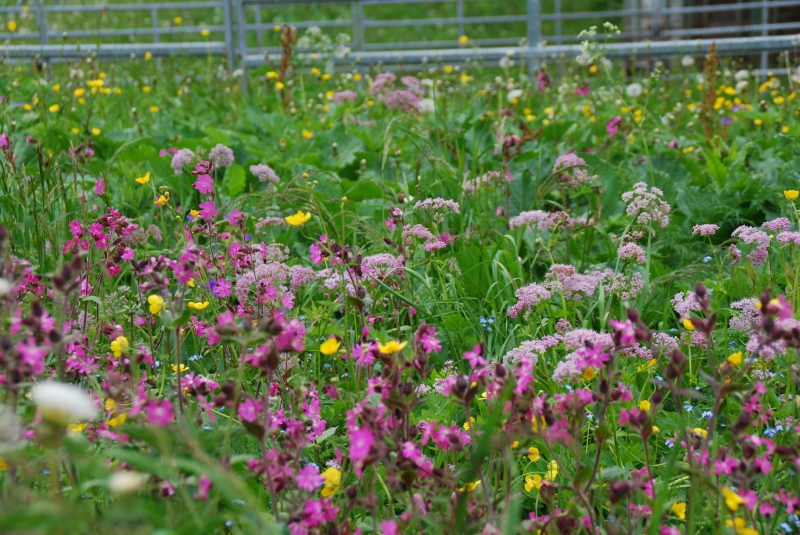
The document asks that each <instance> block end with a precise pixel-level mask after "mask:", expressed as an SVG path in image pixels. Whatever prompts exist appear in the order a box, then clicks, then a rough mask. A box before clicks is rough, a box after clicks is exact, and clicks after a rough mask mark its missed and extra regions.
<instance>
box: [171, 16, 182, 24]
mask: <svg viewBox="0 0 800 535" xmlns="http://www.w3.org/2000/svg"><path fill="white" fill-rule="evenodd" d="M172 22H174V23H175V24H183V17H175V18H174V19H172Z"/></svg>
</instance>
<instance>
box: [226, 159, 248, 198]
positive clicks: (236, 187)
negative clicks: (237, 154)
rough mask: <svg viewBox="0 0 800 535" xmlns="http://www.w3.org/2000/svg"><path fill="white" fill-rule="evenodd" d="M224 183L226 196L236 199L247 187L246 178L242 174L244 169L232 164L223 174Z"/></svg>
mask: <svg viewBox="0 0 800 535" xmlns="http://www.w3.org/2000/svg"><path fill="white" fill-rule="evenodd" d="M225 182H226V185H227V189H228V195H230V196H231V197H238V196H239V195H240V194H241V193H242V192H244V190H245V188H246V187H247V177H246V176H245V173H244V167H242V166H241V165H239V164H237V163H233V164H232V165H231V166H230V167H229V168H228V171H227V172H226V173H225Z"/></svg>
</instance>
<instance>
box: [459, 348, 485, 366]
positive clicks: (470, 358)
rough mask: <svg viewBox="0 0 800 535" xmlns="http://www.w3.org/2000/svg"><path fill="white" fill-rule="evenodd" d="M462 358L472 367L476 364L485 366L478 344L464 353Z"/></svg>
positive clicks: (481, 349) (481, 350)
mask: <svg viewBox="0 0 800 535" xmlns="http://www.w3.org/2000/svg"><path fill="white" fill-rule="evenodd" d="M464 358H465V359H466V360H467V362H469V365H470V366H471V367H472V368H477V367H478V366H485V365H486V359H485V358H483V348H482V347H481V345H480V344H478V345H476V346H475V347H473V348H472V349H471V350H469V351H467V352H465V353H464Z"/></svg>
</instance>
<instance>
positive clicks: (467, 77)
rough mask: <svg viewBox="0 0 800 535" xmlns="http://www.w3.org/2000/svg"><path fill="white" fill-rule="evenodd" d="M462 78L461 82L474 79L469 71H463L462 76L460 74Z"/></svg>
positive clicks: (465, 82)
mask: <svg viewBox="0 0 800 535" xmlns="http://www.w3.org/2000/svg"><path fill="white" fill-rule="evenodd" d="M460 79H461V83H462V84H468V83H469V82H470V80H472V76H470V75H469V74H467V73H462V74H461V76H460ZM514 100H517V99H514Z"/></svg>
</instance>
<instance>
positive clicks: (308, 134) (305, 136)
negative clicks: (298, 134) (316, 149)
mask: <svg viewBox="0 0 800 535" xmlns="http://www.w3.org/2000/svg"><path fill="white" fill-rule="evenodd" d="M312 137H314V132H312V131H311V130H303V139H311V138H312Z"/></svg>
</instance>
